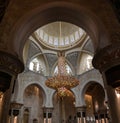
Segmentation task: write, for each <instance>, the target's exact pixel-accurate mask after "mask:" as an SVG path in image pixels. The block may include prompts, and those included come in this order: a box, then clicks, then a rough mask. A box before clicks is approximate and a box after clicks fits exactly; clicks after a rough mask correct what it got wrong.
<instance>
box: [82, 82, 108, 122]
mask: <svg viewBox="0 0 120 123" xmlns="http://www.w3.org/2000/svg"><path fill="white" fill-rule="evenodd" d="M84 99H85V103H86V120H87V121H88V122H93V121H96V122H97V121H98V122H106V120H107V119H106V118H107V117H106V116H107V107H106V105H105V92H104V89H103V87H102V86H101V85H100V84H99V83H96V82H91V84H88V86H87V87H86V91H85V94H84Z"/></svg>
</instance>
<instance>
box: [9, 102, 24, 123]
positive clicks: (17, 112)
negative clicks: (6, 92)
mask: <svg viewBox="0 0 120 123" xmlns="http://www.w3.org/2000/svg"><path fill="white" fill-rule="evenodd" d="M22 106H23V104H20V103H16V102H12V103H11V104H10V110H9V111H10V113H9V115H10V123H22V118H21V108H22Z"/></svg>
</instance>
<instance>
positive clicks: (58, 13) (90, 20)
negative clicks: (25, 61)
mask: <svg viewBox="0 0 120 123" xmlns="http://www.w3.org/2000/svg"><path fill="white" fill-rule="evenodd" d="M75 13H76V14H75ZM58 20H60V21H66V22H70V23H73V24H75V25H77V26H79V27H82V28H83V29H84V30H85V31H86V32H87V33H88V34H89V35H90V37H91V38H92V41H93V44H94V48H95V51H96V50H97V49H98V45H99V46H100V44H101V46H100V47H104V46H103V45H106V44H107V37H106V35H105V34H106V33H105V29H104V26H103V25H102V23H101V22H100V20H99V19H98V18H97V17H96V15H94V14H93V13H92V12H90V11H88V10H87V9H85V8H83V7H81V6H79V5H76V4H74V3H69V2H50V3H48V4H46V5H42V6H39V7H38V8H35V9H33V10H31V11H29V12H28V13H27V14H26V15H24V16H23V17H21V18H20V19H19V21H18V22H17V23H16V25H15V26H14V27H13V29H12V31H11V35H10V40H12V41H13V44H11V45H12V46H11V47H12V48H13V49H15V52H16V53H17V54H18V55H19V56H20V58H21V59H22V52H23V47H24V44H25V41H26V40H27V38H28V37H29V36H30V34H31V33H32V32H34V31H35V30H36V29H37V28H39V27H41V26H43V25H45V24H48V23H50V22H54V21H58ZM91 27H92V28H91ZM101 33H102V34H101ZM104 35H105V36H104ZM99 41H100V42H99ZM101 41H103V42H104V43H103V44H102V43H101Z"/></svg>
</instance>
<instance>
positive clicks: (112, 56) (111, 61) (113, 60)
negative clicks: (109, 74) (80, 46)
mask: <svg viewBox="0 0 120 123" xmlns="http://www.w3.org/2000/svg"><path fill="white" fill-rule="evenodd" d="M92 64H93V66H94V67H95V68H96V69H98V70H99V71H100V72H104V71H106V70H108V69H109V68H111V67H113V66H115V65H118V64H120V43H116V44H111V45H109V46H107V47H105V48H103V49H102V50H100V51H99V52H98V53H97V54H95V56H94V58H93V61H92Z"/></svg>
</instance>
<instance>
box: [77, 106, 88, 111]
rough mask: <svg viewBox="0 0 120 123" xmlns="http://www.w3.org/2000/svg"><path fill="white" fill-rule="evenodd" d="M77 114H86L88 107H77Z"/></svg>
mask: <svg viewBox="0 0 120 123" xmlns="http://www.w3.org/2000/svg"><path fill="white" fill-rule="evenodd" d="M76 110H77V112H86V106H80V107H76Z"/></svg>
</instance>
